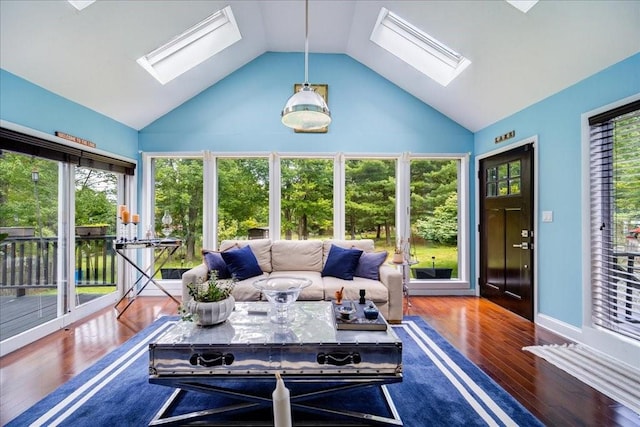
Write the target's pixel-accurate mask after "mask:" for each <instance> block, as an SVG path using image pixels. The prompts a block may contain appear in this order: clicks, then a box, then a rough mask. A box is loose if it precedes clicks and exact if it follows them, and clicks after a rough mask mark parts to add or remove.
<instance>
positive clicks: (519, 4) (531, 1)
mask: <svg viewBox="0 0 640 427" xmlns="http://www.w3.org/2000/svg"><path fill="white" fill-rule="evenodd" d="M506 1H507V3H509V4H510V5H511V6H513V7H515V8H516V9H518V10H519V11H520V12H522V13H527V12H529V9H531V8H532V7H533V6H535V5H536V3H538V0H506Z"/></svg>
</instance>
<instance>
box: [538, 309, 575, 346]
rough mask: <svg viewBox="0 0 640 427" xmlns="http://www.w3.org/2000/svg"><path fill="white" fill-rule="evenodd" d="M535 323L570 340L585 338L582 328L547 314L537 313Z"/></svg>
mask: <svg viewBox="0 0 640 427" xmlns="http://www.w3.org/2000/svg"><path fill="white" fill-rule="evenodd" d="M534 323H535V324H536V325H538V326H541V327H543V328H545V329H547V330H549V331H551V332H553V333H554V334H557V335H560V336H561V337H563V338H566V339H568V340H572V341H576V342H582V340H583V336H582V329H580V328H578V327H576V326H573V325H570V324H568V323H565V322H561V321H560V320H558V319H556V318H554V317H551V316H547V315H546V314H537V315H536V317H535V322H534Z"/></svg>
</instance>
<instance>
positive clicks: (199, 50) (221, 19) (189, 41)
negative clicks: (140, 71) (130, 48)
mask: <svg viewBox="0 0 640 427" xmlns="http://www.w3.org/2000/svg"><path fill="white" fill-rule="evenodd" d="M240 39H242V36H241V35H240V30H239V29H238V24H237V23H236V20H235V18H234V16H233V12H232V11H231V6H227V7H225V8H224V9H222V10H219V11H217V12H216V13H214V14H213V15H211V16H209V17H207V18H206V19H204V20H203V21H202V22H199V23H198V24H196V25H194V26H193V27H191V28H189V29H188V30H186V31H185V32H183V33H182V34H180V35H178V36H176V37H174V38H173V39H171V40H170V41H169V42H167V43H165V44H164V45H162V46H160V47H159V48H157V49H156V50H154V51H153V52H150V53H148V54H147V55H145V56H143V57H142V58H139V59H138V60H137V62H138V64H140V66H141V67H142V68H144V69H145V70H147V72H148V73H149V74H151V75H152V76H153V77H154V78H155V79H156V80H158V81H159V82H160V83H162V84H166V83H168V82H170V81H171V80H173V79H175V78H176V77H178V76H180V75H181V74H183V73H186V72H187V71H189V70H190V69H192V68H194V67H195V66H197V65H199V64H201V63H202V62H204V61H206V60H207V59H209V58H211V57H212V56H213V55H215V54H217V53H218V52H221V51H222V50H224V49H226V48H227V47H229V46H231V45H232V44H234V43H235V42H237V41H240Z"/></svg>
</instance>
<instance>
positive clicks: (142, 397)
mask: <svg viewBox="0 0 640 427" xmlns="http://www.w3.org/2000/svg"><path fill="white" fill-rule="evenodd" d="M174 321H175V319H174V318H162V319H159V320H158V321H156V322H154V323H153V324H152V325H151V326H149V327H148V328H146V329H145V330H144V331H142V332H140V333H139V334H137V335H136V336H134V337H133V338H132V339H130V340H129V341H127V342H126V343H125V344H123V345H122V346H121V347H120V348H119V349H117V350H115V351H114V352H112V353H110V354H109V355H107V356H105V357H104V358H103V359H101V360H100V361H98V362H97V363H96V364H95V365H94V366H92V367H90V368H89V369H87V370H86V371H84V372H82V373H81V374H79V375H78V376H76V377H75V378H73V379H72V380H70V381H69V382H67V383H66V384H64V385H62V386H60V387H59V388H58V389H57V390H56V391H54V392H53V393H51V394H50V395H49V396H47V397H46V398H44V399H43V400H41V401H40V402H38V403H37V404H35V405H34V406H33V407H31V408H30V409H29V410H27V411H26V412H24V413H23V414H22V415H20V416H19V417H17V418H16V419H14V420H13V421H12V422H10V423H9V424H8V426H26V425H37V426H40V425H47V426H54V425H67V426H106V425H109V426H144V425H148V423H149V422H150V421H151V420H152V419H153V418H154V416H155V415H156V414H157V413H158V411H159V409H160V408H161V407H162V405H163V403H164V402H165V401H166V400H167V399H168V398H169V396H170V395H171V394H172V393H173V391H174V390H173V389H172V388H170V387H166V386H161V385H156V384H149V382H148V366H149V357H148V344H149V342H151V341H154V340H155V339H156V338H157V337H158V336H159V335H160V334H162V333H163V332H164V331H166V330H167V328H169V327H171V326H172V325H173V323H174ZM393 328H394V330H395V331H396V333H397V334H398V336H399V337H400V338H401V339H402V342H403V377H404V378H403V381H402V382H400V383H395V384H389V385H386V386H384V389H383V390H384V391H383V393H386V394H388V395H389V396H390V397H391V399H392V401H393V407H392V412H395V416H397V417H399V418H400V419H401V420H402V422H403V423H404V425H405V426H409V427H413V426H425V425H443V426H462V425H464V426H472V425H492V426H502V425H505V426H513V425H520V426H541V425H542V424H541V423H540V422H539V421H538V420H537V419H536V418H535V417H534V416H533V415H532V414H531V413H529V412H528V411H527V410H526V409H525V408H524V407H523V406H522V405H520V403H518V402H517V401H516V400H515V399H513V398H512V397H511V396H510V395H509V394H508V393H507V392H505V391H504V390H503V389H502V388H501V387H500V386H499V385H497V384H496V383H495V382H494V381H493V380H491V379H490V378H489V377H488V376H487V375H486V374H484V373H483V372H482V371H481V370H480V369H479V368H478V367H477V366H475V365H474V364H473V363H471V362H470V361H469V360H467V359H466V358H465V357H464V356H463V355H461V354H460V353H459V352H458V351H457V350H455V349H454V348H453V347H452V346H451V344H449V343H448V342H447V341H446V340H445V339H444V338H442V337H441V336H440V335H439V334H438V333H437V332H435V331H434V330H433V329H432V328H431V327H429V326H428V325H427V324H426V323H425V322H424V321H423V320H422V319H420V318H419V317H406V318H405V321H404V322H403V323H402V324H401V325H394V326H393ZM285 382H286V377H285ZM274 385H275V380H274ZM272 390H273V386H269V387H268V389H267V390H265V393H268V394H270V392H271V391H272ZM327 403H329V404H331V405H333V404H335V405H336V407H337V408H344V409H346V410H356V411H363V412H367V413H373V414H376V413H377V412H379V411H385V410H387V409H388V408H386V406H385V404H384V401H383V399H382V393H380V396H377V395H376V393H374V392H373V390H372V388H364V389H361V390H359V389H356V390H351V391H348V392H347V394H346V395H344V396H340V395H339V393H338V394H337V395H336V402H334V403H331V402H326V399H325V401H323V404H324V405H325V406H326V404H327ZM219 404H229V398H223V397H217V396H212V395H209V394H203V393H197V392H192V391H187V392H185V394H184V395H183V397H182V398H181V399H178V400H177V404H176V406H175V408H174V409H173V410H172V411H173V412H172V414H180V413H185V412H190V411H194V410H202V409H207V408H211V407H213V406H217V405H219ZM232 416H233V417H234V418H229V420H233V421H235V422H236V423H237V422H239V421H240V418H237V417H240V416H241V415H238V416H237V417H236V416H235V415H232ZM243 416H248V417H250V419H253V420H267V419H270V417H271V414H270V412H268V411H265V410H262V412H260V411H259V410H258V411H257V412H256V413H254V414H251V413H248V414H245V415H243ZM304 416H305V414H299V413H295V414H294V424H295V421H300V422H302V420H303V418H304ZM384 416H387V415H384ZM312 419H314V420H317V418H312ZM325 421H326V420H325ZM329 421H331V420H329ZM336 424H338V420H336ZM240 425H241V424H240Z"/></svg>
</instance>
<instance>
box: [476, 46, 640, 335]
mask: <svg viewBox="0 0 640 427" xmlns="http://www.w3.org/2000/svg"><path fill="white" fill-rule="evenodd" d="M639 92H640V54H636V55H634V56H632V57H630V58H628V59H626V60H624V61H622V62H619V63H618V64H616V65H614V66H612V67H610V68H607V69H606V70H604V71H602V72H600V73H597V74H595V75H593V76H591V77H589V78H587V79H585V80H583V81H581V82H579V83H577V84H575V85H573V86H571V87H569V88H567V89H565V90H563V91H561V92H558V93H556V94H555V95H553V96H551V97H549V98H547V99H544V100H542V101H540V102H538V103H536V104H534V105H532V106H530V107H528V108H526V109H524V110H522V111H520V112H517V113H515V114H513V115H511V116H510V117H508V118H506V119H504V120H501V121H499V122H497V123H495V124H493V125H491V126H489V127H486V128H484V129H482V130H481V131H479V132H477V133H476V134H475V150H474V153H475V154H476V155H479V154H483V153H486V152H488V151H491V150H494V149H496V148H497V146H496V145H495V144H494V138H495V137H496V136H498V135H502V134H503V133H505V132H508V131H510V130H515V131H516V135H517V138H516V140H521V139H524V138H526V137H529V136H533V135H538V148H537V149H538V156H539V157H538V162H539V165H538V171H539V181H538V187H539V188H538V192H539V196H538V197H539V199H538V202H539V203H538V206H537V212H536V214H537V215H538V230H537V232H538V248H537V250H538V264H539V265H538V269H537V271H538V286H539V288H538V302H539V303H538V311H539V312H540V313H542V314H545V315H548V316H551V317H553V318H555V319H558V320H560V321H563V322H566V323H569V324H571V325H574V326H577V327H580V326H582V258H581V254H582V206H581V197H582V196H581V192H582V181H581V179H582V177H581V174H582V169H581V156H582V141H581V137H582V135H581V132H582V130H581V115H582V114H583V113H586V112H588V111H591V110H594V109H596V108H599V107H602V106H605V105H607V104H610V103H612V102H615V101H618V100H620V99H623V98H626V97H629V96H631V95H633V94H636V93H639ZM498 147H500V148H502V146H498ZM542 211H553V222H550V223H544V222H542V219H541V212H542Z"/></svg>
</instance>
